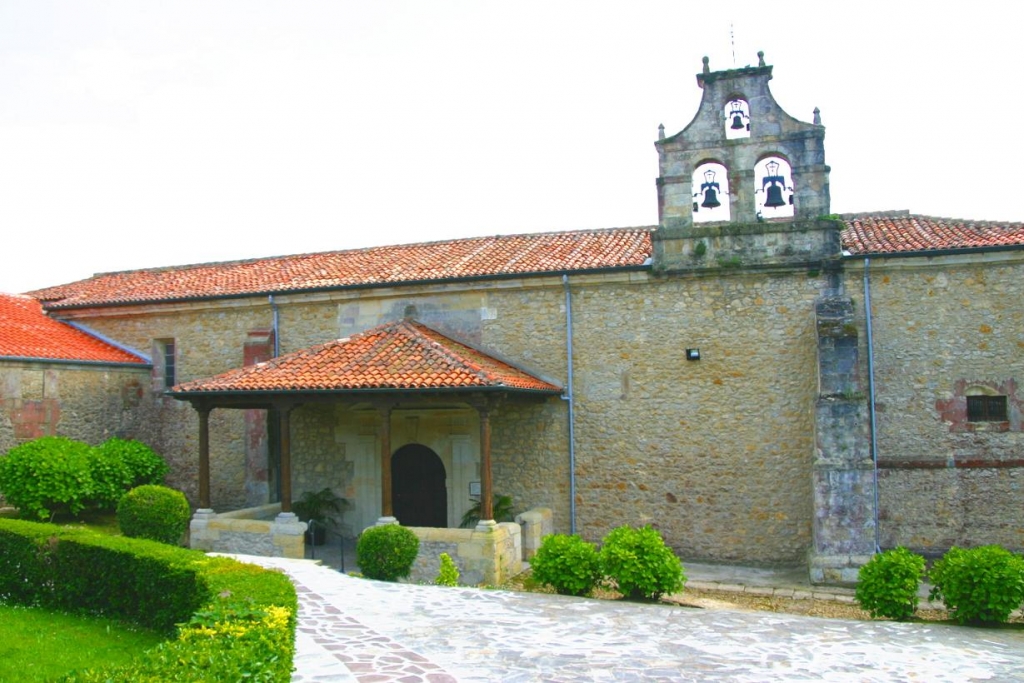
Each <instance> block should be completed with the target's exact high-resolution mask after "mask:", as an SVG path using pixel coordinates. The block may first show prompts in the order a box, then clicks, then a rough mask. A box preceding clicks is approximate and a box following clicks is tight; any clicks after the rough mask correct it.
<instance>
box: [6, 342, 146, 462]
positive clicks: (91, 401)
mask: <svg viewBox="0 0 1024 683" xmlns="http://www.w3.org/2000/svg"><path fill="white" fill-rule="evenodd" d="M149 374H150V371H149V368H148V367H145V366H140V367H125V366H103V365H95V364H84V363H83V364H80V365H78V364H70V363H49V362H28V361H0V453H4V452H6V451H8V450H10V449H11V448H13V447H14V446H16V445H18V444H20V443H23V442H25V441H31V440H33V439H38V438H39V437H41V436H52V435H57V436H66V437H69V438H72V439H77V440H80V441H85V442H87V443H90V444H94V445H95V444H99V443H102V442H103V441H106V440H107V439H109V438H111V437H114V436H118V437H122V438H136V439H139V440H141V441H145V442H147V443H152V439H153V436H154V431H153V429H152V427H153V425H152V419H153V416H154V412H155V411H156V406H155V405H154V403H153V402H152V400H150V397H149V392H148V386H149Z"/></svg>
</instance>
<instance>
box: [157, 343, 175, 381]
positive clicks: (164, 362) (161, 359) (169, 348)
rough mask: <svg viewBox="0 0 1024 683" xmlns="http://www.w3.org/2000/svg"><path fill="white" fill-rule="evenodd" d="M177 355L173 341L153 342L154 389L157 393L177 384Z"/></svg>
mask: <svg viewBox="0 0 1024 683" xmlns="http://www.w3.org/2000/svg"><path fill="white" fill-rule="evenodd" d="M176 355H177V350H176V349H175V347H174V340H173V339H157V340H155V341H154V342H153V379H154V386H153V388H154V389H155V390H156V391H162V390H164V389H170V388H171V387H173V386H174V385H175V384H177V380H178V372H177V366H178V362H177V358H176Z"/></svg>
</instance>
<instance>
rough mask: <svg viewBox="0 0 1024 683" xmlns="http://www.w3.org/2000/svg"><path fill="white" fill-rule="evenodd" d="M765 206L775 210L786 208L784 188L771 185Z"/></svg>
mask: <svg viewBox="0 0 1024 683" xmlns="http://www.w3.org/2000/svg"><path fill="white" fill-rule="evenodd" d="M764 205H765V206H769V207H771V208H773V209H774V208H775V207H778V206H785V205H786V200H784V199H783V198H782V188H781V187H779V186H778V185H769V186H768V198H767V199H765V201H764Z"/></svg>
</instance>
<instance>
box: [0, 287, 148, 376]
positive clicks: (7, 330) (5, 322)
mask: <svg viewBox="0 0 1024 683" xmlns="http://www.w3.org/2000/svg"><path fill="white" fill-rule="evenodd" d="M0 358H46V359H53V360H69V361H91V362H101V363H138V364H140V365H145V364H146V363H145V361H144V360H142V359H141V358H139V357H138V356H135V355H133V354H130V353H128V352H127V351H122V350H121V349H119V348H117V347H115V346H111V345H110V344H107V343H106V342H104V341H101V340H99V339H97V338H96V337H91V336H89V335H88V334H86V333H85V332H82V331H81V330H77V329H75V328H74V327H71V326H70V325H67V324H65V323H62V322H60V321H57V320H54V319H53V318H50V317H48V316H47V315H46V314H45V313H44V312H43V308H42V306H41V305H40V303H39V302H38V301H36V300H35V299H33V298H31V297H28V296H24V295H21V294H0Z"/></svg>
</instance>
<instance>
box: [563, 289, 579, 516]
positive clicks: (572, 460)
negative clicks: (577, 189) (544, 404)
mask: <svg viewBox="0 0 1024 683" xmlns="http://www.w3.org/2000/svg"><path fill="white" fill-rule="evenodd" d="M562 286H563V287H565V355H566V362H567V363H568V365H569V372H568V379H567V382H566V383H567V384H568V387H567V389H566V392H565V394H564V395H563V396H562V400H564V401H567V402H568V404H569V533H570V534H575V533H576V429H575V426H576V414H575V410H574V408H573V404H574V401H573V393H572V384H573V382H572V379H573V378H572V291H571V290H570V289H569V276H568V275H562Z"/></svg>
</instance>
